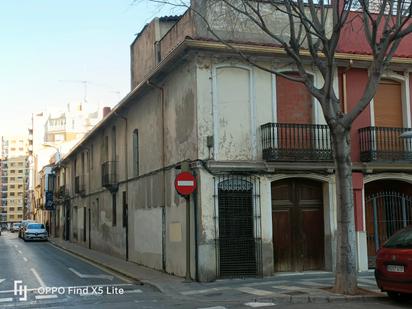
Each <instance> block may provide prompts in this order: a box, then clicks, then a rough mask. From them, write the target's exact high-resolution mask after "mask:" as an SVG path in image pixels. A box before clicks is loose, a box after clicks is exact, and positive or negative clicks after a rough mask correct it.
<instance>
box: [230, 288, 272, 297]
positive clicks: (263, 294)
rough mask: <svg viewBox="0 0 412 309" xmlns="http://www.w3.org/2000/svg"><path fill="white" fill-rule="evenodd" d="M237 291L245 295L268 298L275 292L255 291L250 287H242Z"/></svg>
mask: <svg viewBox="0 0 412 309" xmlns="http://www.w3.org/2000/svg"><path fill="white" fill-rule="evenodd" d="M237 290H238V291H241V292H243V293H248V294H253V295H257V296H268V295H273V294H274V293H273V292H270V291H265V290H258V289H254V288H251V287H248V286H241V287H240V288H237Z"/></svg>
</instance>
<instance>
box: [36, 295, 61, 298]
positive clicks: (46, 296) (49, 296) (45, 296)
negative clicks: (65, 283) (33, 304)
mask: <svg viewBox="0 0 412 309" xmlns="http://www.w3.org/2000/svg"><path fill="white" fill-rule="evenodd" d="M35 297H36V299H52V298H57V297H58V296H57V295H54V294H52V295H36V296H35Z"/></svg>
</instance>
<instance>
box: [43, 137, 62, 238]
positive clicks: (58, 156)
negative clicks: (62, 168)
mask: <svg viewBox="0 0 412 309" xmlns="http://www.w3.org/2000/svg"><path fill="white" fill-rule="evenodd" d="M42 146H43V147H46V148H48V147H49V148H53V149H55V150H56V153H55V162H54V164H55V165H58V164H59V163H60V160H61V153H60V149H59V148H58V147H56V146H54V145H51V144H42ZM52 173H53V174H54V171H53V172H52ZM49 177H50V176H49ZM50 185H51V183H50V181H48V188H47V191H46V203H47V195H51V196H53V191H54V186H55V177H54V179H53V186H52V189H53V190H50ZM50 192H51V193H50ZM53 199H54V198H53V197H52V203H54V202H53ZM46 210H48V213H49V216H48V222H49V231H48V232H49V233H50V232H51V230H52V229H51V226H50V225H51V222H52V216H51V215H50V212H53V221H54V222H53V228H54V236H55V237H56V233H57V231H56V225H57V224H56V221H57V219H56V211H55V206H54V205H53V207H52V209H46ZM50 234H51V233H50Z"/></svg>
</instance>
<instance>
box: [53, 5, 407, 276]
mask: <svg viewBox="0 0 412 309" xmlns="http://www.w3.org/2000/svg"><path fill="white" fill-rule="evenodd" d="M192 3H193V5H195V6H197V7H196V8H197V9H198V10H203V11H202V12H208V13H207V14H206V17H207V18H209V21H210V22H211V24H212V26H213V29H214V30H216V31H218V32H219V33H220V34H221V35H222V36H223V37H224V38H236V40H238V41H239V45H238V47H239V48H241V49H242V50H243V51H244V52H246V53H250V54H252V55H253V56H255V57H256V59H259V64H260V65H262V66H266V67H269V68H273V69H278V70H283V71H285V72H286V71H292V72H293V71H294V67H293V66H290V64H289V63H290V61H288V59H286V57H285V54H284V53H283V52H282V50H281V49H279V48H277V47H274V46H267V45H266V44H267V43H268V42H269V41H270V40H269V38H268V37H266V36H265V35H263V34H262V33H260V32H258V31H257V30H256V29H253V27H248V25H247V24H246V25H244V24H242V23H240V24H241V26H242V27H243V28H242V27H240V28H239V27H236V25H238V22H239V20H238V19H237V18H238V17H236V16H235V17H236V18H235V17H234V16H230V15H224V14H221V15H219V14H214V12H215V11H214V10H216V8H210V7H207V6H202V3H207V1H192ZM222 16H223V17H225V16H226V17H230V20H231V21H236V23H232V24H231V23H230V22H229V21H228V20H226V19H224V18H223V20H216V18H218V17H222ZM277 17H278V18H279V19H278V21H281V20H282V16H280V17H279V16H277ZM170 21H171V19H170V18H166V19H156V20H154V21H153V22H152V23H150V24H149V25H147V26H146V27H145V28H144V30H143V31H142V33H140V34H139V36H138V37H137V39H136V41H135V42H133V44H132V46H131V55H132V56H131V57H132V63H131V67H132V68H131V72H132V90H131V92H130V93H129V94H128V95H127V96H126V97H125V98H124V99H123V100H122V101H121V102H120V103H119V104H118V105H117V106H116V107H115V108H114V110H113V111H112V112H111V113H110V114H109V115H108V116H107V117H106V118H105V119H104V120H103V121H102V122H100V123H99V124H98V125H97V126H96V127H95V128H94V129H92V130H91V132H89V133H88V134H87V135H86V136H85V137H84V138H83V139H82V140H81V141H80V142H79V143H78V144H77V145H76V147H74V148H73V149H72V150H71V151H70V152H69V153H68V154H67V155H66V156H65V157H64V158H63V160H62V161H61V162H59V165H58V166H56V168H57V169H56V172H57V175H56V181H57V182H56V205H57V207H56V211H55V214H56V219H55V220H56V222H55V223H54V225H55V226H56V234H57V236H58V237H63V238H64V239H66V240H69V241H73V242H77V243H80V244H82V245H84V246H85V247H89V248H92V249H95V250H99V251H102V252H105V253H108V254H112V255H114V256H117V257H122V258H125V259H128V260H130V261H132V262H135V263H138V264H142V265H145V266H148V267H152V268H155V269H159V270H163V271H165V272H168V273H171V274H175V275H177V276H184V275H185V272H186V260H185V256H186V239H185V235H186V231H187V229H190V246H191V252H190V257H191V269H190V272H191V275H192V277H193V278H196V279H199V280H200V281H210V280H215V279H216V278H224V277H236V276H237V277H244V276H265V275H271V274H273V272H274V271H275V270H276V271H303V270H333V269H334V265H335V261H336V250H335V248H336V232H337V216H336V213H337V210H336V183H335V175H334V164H333V158H332V150H331V148H330V135H329V132H328V129H327V126H326V125H325V120H324V118H323V116H322V112H321V110H320V106H319V104H318V102H317V101H316V100H314V99H313V98H312V97H311V96H309V98H308V100H306V101H304V100H303V99H302V98H304V97H305V95H306V94H305V93H304V94H302V92H304V91H303V90H302V89H301V88H297V87H296V86H294V87H296V88H294V89H300V90H299V91H296V92H297V94H296V93H294V91H289V89H280V88H278V86H279V85H282V84H281V82H282V80H281V78H280V77H278V76H276V75H275V74H271V73H268V72H266V71H264V70H261V69H258V68H256V67H254V66H252V65H249V64H245V63H244V62H242V61H241V59H240V57H238V56H237V55H236V54H234V53H233V52H232V51H231V50H229V49H227V48H226V47H225V45H224V44H222V43H220V42H216V41H213V40H212V36H211V34H210V33H209V32H207V29H206V28H205V27H204V25H202V23H201V21H200V20H199V19H198V18H197V17H196V16H194V15H192V14H191V13H190V11H188V12H187V13H185V14H184V15H183V16H181V17H180V19H178V20H175V24H174V25H171V24H170ZM162 23H164V25H163V24H162ZM226 25H230V27H229V26H228V27H225V26H226ZM270 25H271V26H273V27H275V29H279V31H281V29H283V28H282V27H281V25H280V23H276V22H272V23H271V24H270ZM231 27H232V28H231ZM245 27H246V28H245ZM161 29H168V30H165V31H163V30H161ZM285 35H287V33H286V34H285ZM245 41H247V42H252V43H253V44H244V43H242V42H245ZM256 43H261V44H260V45H258V44H256ZM345 57H347V55H344V54H339V55H337V58H339V59H338V60H339V61H342V62H344V61H346V62H348V61H349V58H345ZM365 59H366V58H363V59H361V60H359V62H357V63H356V65H357V66H358V67H359V68H360V69H362V67H364V66H365V65H366V64H367V63H365V62H367V61H369V60H368V59H366V60H365ZM394 61H396V59H395V60H394ZM346 62H345V64H346ZM308 63H309V61H308ZM410 64H412V63H409V65H410ZM402 69H405V70H406V71H407V66H406V65H405V67H403V68H402ZM356 70H357V69H356ZM356 70H355V69H354V71H355V72H357V71H356ZM308 71H310V74H312V75H313V78H314V80H315V83H316V85H317V86H319V87H321V86H322V83H323V81H322V78H321V74H319V72H317V71H316V70H309V67H308ZM336 71H339V70H336ZM405 74H406V73H405ZM338 84H339V76H338V75H336V80H335V87H336V88H335V89H336V90H338ZM408 92H409V91H408ZM337 93H339V91H337ZM296 95H297V96H296ZM293 100H295V101H298V100H301V101H304V103H305V104H307V105H308V106H306V107H307V109H306V110H305V111H304V112H305V113H307V115H303V116H305V117H302V115H300V114H301V111H300V110H295V111H294V113H296V114H297V116H296V119H300V118H304V119H307V122H305V123H282V121H281V119H282V117H284V118H287V116H288V114H289V111H291V110H292V109H291V108H290V106H291V105H293V103H295V102H294V101H293ZM282 104H284V106H282ZM288 104H289V105H288ZM408 104H409V103H408ZM282 108H283V109H282ZM409 110H410V109H409ZM290 113H292V112H290ZM268 128H269V129H268ZM285 128H286V129H285ZM282 130H284V131H282ZM305 130H306V131H305ZM322 130H323V131H322ZM282 132H286V133H282ZM301 132H305V133H303V135H302V133H301ZM356 133H357V132H356ZM282 134H283V135H282ZM299 134H301V135H299ZM285 136H286V137H285ZM313 140H314V142H313V143H311V145H310V146H308V141H313ZM292 144H293V145H292ZM292 146H293V147H292ZM322 147H323V148H322ZM282 151H283V152H282ZM282 156H283V157H282ZM322 156H323V157H322ZM182 162H190V169H191V171H192V173H193V174H194V175H195V176H196V179H197V183H198V184H197V191H196V193H195V194H193V195H192V197H191V203H190V207H191V210H193V211H191V219H190V226H188V225H187V221H186V217H185V214H186V208H185V207H186V206H185V199H184V198H183V197H181V196H179V195H178V194H177V193H176V190H175V188H174V180H175V177H176V175H177V174H178V173H179V172H180V171H181V170H180V169H179V168H180V167H181V165H182ZM380 168H382V169H384V168H388V169H390V168H391V167H385V166H383V165H380ZM403 168H404V169H410V167H408V166H406V165H405V166H403ZM354 171H356V172H357V173H362V172H364V165H363V163H361V162H357V163H356V164H354ZM362 186H363V184H361V185H360V186H359V187H360V190H362ZM295 188H298V189H295ZM358 193H359V192H358ZM302 205H303V206H302ZM292 206H293V207H292ZM296 211H298V214H297V215H296V214H295V212H296ZM289 213H293V216H294V218H292V217H287V216H288V215H289ZM296 217H297V218H298V219H296ZM301 218H306V219H307V220H306V221H304V220H303V219H302V220H301ZM289 219H290V220H289ZM299 220H300V221H299ZM303 223H304V224H303ZM282 224H283V225H282ZM288 224H289V225H288ZM289 228H296V229H297V230H294V231H293V233H294V234H293V239H292V238H282V236H284V235H286V234H287V233H286V232H287V230H288V229H289ZM299 228H300V229H299ZM302 231H303V232H302ZM364 234H365V231H364V230H357V236H358V240H357V241H358V250H359V254H358V259H359V270H366V269H367V267H368V266H367V256H365V241H364V238H362V237H363V236H362V235H364ZM302 235H303V236H302ZM289 236H290V235H289ZM305 237H306V238H305ZM311 237H312V238H311ZM315 237H317V238H316V239H315ZM297 238H299V239H297ZM307 239H310V240H307ZM281 241H283V243H282V244H285V243H286V244H293V245H295V246H296V248H292V249H291V248H289V247H288V248H287V249H288V250H289V252H291V255H293V256H292V257H291V258H290V259H288V257H286V258H285V257H283V258H284V260H286V262H285V265H283V264H282V265H280V264H281V263H280V262H279V261H280V260H281V259H282V256H281V254H282V252H286V251H287V250H282V248H281V246H280V245H279V242H281ZM308 243H310V244H311V246H308ZM296 244H301V246H297V245H296ZM315 245H316V248H315ZM279 248H281V249H279ZM313 248H315V250H312V249H313ZM319 252H320V253H319ZM302 256H303V257H308V258H307V259H305V258H302ZM312 259H313V260H312ZM292 260H293V261H292ZM298 260H300V262H299V261H298ZM289 262H290V263H289ZM298 262H299V263H298Z"/></svg>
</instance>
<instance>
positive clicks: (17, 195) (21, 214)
mask: <svg viewBox="0 0 412 309" xmlns="http://www.w3.org/2000/svg"><path fill="white" fill-rule="evenodd" d="M1 154H2V160H1V195H2V196H1V205H2V222H3V223H6V224H9V225H10V224H11V223H14V222H20V221H21V220H23V218H25V215H26V211H27V209H26V203H27V189H28V181H29V167H28V161H27V160H28V139H27V138H25V137H22V136H20V137H4V136H3V137H2V139H1Z"/></svg>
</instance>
